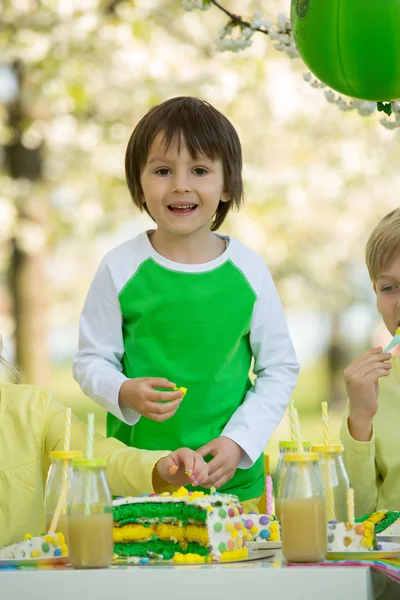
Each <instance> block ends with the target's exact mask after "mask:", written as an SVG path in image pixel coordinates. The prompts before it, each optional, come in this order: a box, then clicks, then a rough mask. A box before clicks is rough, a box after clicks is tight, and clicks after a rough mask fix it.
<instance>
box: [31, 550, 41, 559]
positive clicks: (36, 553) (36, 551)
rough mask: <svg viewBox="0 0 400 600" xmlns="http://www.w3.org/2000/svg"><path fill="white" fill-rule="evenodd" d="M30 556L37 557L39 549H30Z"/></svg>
mask: <svg viewBox="0 0 400 600" xmlns="http://www.w3.org/2000/svg"><path fill="white" fill-rule="evenodd" d="M31 556H32V558H39V556H40V550H32V552H31Z"/></svg>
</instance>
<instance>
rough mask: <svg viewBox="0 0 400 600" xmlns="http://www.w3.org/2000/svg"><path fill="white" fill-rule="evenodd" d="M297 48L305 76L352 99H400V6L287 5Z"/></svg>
mask: <svg viewBox="0 0 400 600" xmlns="http://www.w3.org/2000/svg"><path fill="white" fill-rule="evenodd" d="M291 23H292V31H293V36H294V39H295V42H296V47H297V49H298V51H299V53H300V56H301V58H302V59H303V60H304V62H305V64H306V65H307V67H308V68H309V69H310V71H311V72H312V73H313V74H314V75H315V76H316V77H317V78H318V79H319V80H320V81H322V82H323V83H325V84H326V85H328V86H329V87H331V88H332V89H334V90H336V91H337V92H340V93H341V94H346V95H347V96H351V97H353V98H360V99H362V100H373V101H376V102H388V101H390V100H396V99H398V98H400V32H399V26H400V0H292V4H291Z"/></svg>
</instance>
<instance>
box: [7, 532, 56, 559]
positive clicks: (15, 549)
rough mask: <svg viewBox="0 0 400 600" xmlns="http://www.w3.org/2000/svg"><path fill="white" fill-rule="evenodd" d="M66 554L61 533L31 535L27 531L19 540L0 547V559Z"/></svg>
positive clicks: (49, 556) (47, 556)
mask: <svg viewBox="0 0 400 600" xmlns="http://www.w3.org/2000/svg"><path fill="white" fill-rule="evenodd" d="M67 555H68V547H67V545H66V543H65V538H64V536H63V534H62V533H48V534H43V535H40V536H36V537H32V536H31V535H30V534H29V533H27V534H26V535H25V536H24V539H23V540H22V541H21V542H17V543H15V544H10V545H9V546H4V547H3V548H0V559H3V560H4V559H14V560H16V559H26V558H33V559H35V558H36V559H37V558H60V557H61V556H67Z"/></svg>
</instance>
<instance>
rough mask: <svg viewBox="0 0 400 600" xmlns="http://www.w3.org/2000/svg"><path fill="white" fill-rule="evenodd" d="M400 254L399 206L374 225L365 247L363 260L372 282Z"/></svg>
mask: <svg viewBox="0 0 400 600" xmlns="http://www.w3.org/2000/svg"><path fill="white" fill-rule="evenodd" d="M398 255H400V208H396V209H395V210H392V212H390V213H389V214H387V215H386V216H385V217H383V219H382V220H381V221H379V223H378V225H377V226H376V227H375V229H374V230H373V232H372V233H371V235H370V236H369V239H368V242H367V246H366V249H365V262H366V264H367V268H368V272H369V276H370V278H371V281H372V282H373V283H375V282H376V280H377V279H378V277H379V275H380V273H382V271H383V270H384V269H386V268H387V267H389V266H390V264H391V262H392V261H393V260H394V259H395V258H396V256H398Z"/></svg>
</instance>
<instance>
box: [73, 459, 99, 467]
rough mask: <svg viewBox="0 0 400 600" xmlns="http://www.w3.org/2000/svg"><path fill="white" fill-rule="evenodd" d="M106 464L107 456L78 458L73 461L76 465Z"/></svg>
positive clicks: (92, 465) (97, 465) (94, 465)
mask: <svg viewBox="0 0 400 600" xmlns="http://www.w3.org/2000/svg"><path fill="white" fill-rule="evenodd" d="M106 464H107V460H106V459H105V458H76V459H75V460H74V461H73V463H72V465H73V466H74V467H105V466H106Z"/></svg>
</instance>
